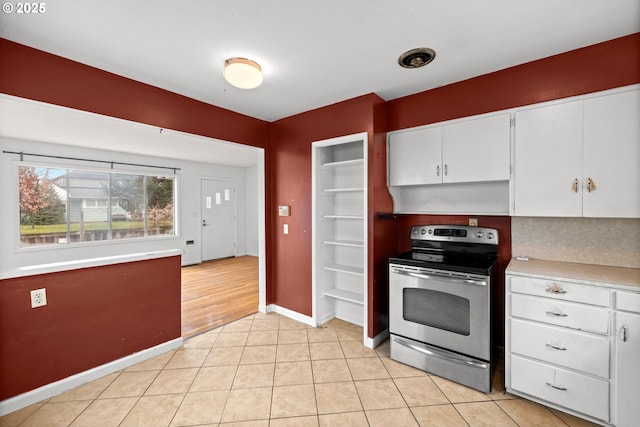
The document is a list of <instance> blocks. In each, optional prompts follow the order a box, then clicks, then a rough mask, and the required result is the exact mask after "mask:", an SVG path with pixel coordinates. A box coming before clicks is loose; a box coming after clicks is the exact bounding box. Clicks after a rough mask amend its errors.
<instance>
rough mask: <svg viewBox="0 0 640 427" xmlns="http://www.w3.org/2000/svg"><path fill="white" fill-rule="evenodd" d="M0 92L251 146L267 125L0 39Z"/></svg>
mask: <svg viewBox="0 0 640 427" xmlns="http://www.w3.org/2000/svg"><path fill="white" fill-rule="evenodd" d="M0 63H1V64H2V67H0V93H5V94H8V95H14V96H19V97H21V98H27V99H33V100H36V101H42V102H47V103H50V104H55V105H61V106H64V107H69V108H75V109H78V110H84V111H90V112H93V113H98V114H103V115H106V116H111V117H117V118H120V119H125V120H131V121H134V122H139V123H145V124H149V125H153V126H158V127H162V128H166V129H174V130H178V131H183V132H188V133H193V134H196V135H202V136H206V137H210V138H219V139H223V140H226V141H233V142H238V143H242V144H247V145H253V146H256V147H265V146H266V144H267V142H268V140H269V123H268V122H265V121H263V120H258V119H255V118H252V117H248V116H245V115H242V114H238V113H235V112H233V111H229V110H225V109H224V108H220V107H215V106H213V105H210V104H206V103H204V102H200V101H196V100H194V99H191V98H187V97H185V96H182V95H178V94H176V93H173V92H169V91H166V90H163V89H160V88H157V87H154V86H150V85H147V84H144V83H140V82H138V81H135V80H131V79H128V78H126V77H122V76H118V75H116V74H112V73H109V72H106V71H103V70H100V69H98V68H94V67H90V66H88V65H84V64H81V63H79V62H75V61H71V60H69V59H65V58H62V57H60V56H56V55H52V54H50V53H47V52H43V51H41V50H37V49H33V48H30V47H27V46H24V45H21V44H18V43H14V42H11V41H9V40H6V39H0Z"/></svg>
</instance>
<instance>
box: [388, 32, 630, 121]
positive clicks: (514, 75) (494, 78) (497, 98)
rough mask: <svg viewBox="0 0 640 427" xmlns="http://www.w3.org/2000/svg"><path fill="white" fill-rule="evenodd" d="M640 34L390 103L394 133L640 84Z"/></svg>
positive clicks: (389, 118)
mask: <svg viewBox="0 0 640 427" xmlns="http://www.w3.org/2000/svg"><path fill="white" fill-rule="evenodd" d="M638 52H640V33H635V34H632V35H629V36H626V37H621V38H618V39H614V40H611V41H607V42H604V43H599V44H595V45H593V46H588V47H585V48H582V49H577V50H572V51H569V52H565V53H562V54H559V55H555V56H550V57H548V58H544V59H540V60H538V61H533V62H528V63H526V64H522V65H518V66H515V67H511V68H506V69H504V70H501V71H497V72H495V73H491V74H485V75H482V76H478V77H474V78H471V79H469V80H464V81H461V82H457V83H453V84H450V85H447V86H442V87H440V88H437V89H432V90H428V91H425V92H421V93H418V94H415V95H411V96H406V97H403V98H398V99H394V100H392V101H389V102H388V116H387V117H388V128H387V129H388V130H389V131H392V130H398V129H404V128H409V127H413V126H419V125H425V124H429V123H436V122H440V121H444V120H450V119H456V118H460V117H466V116H472V115H474V114H482V113H487V112H490V111H498V110H503V109H507V108H513V107H518V106H522V105H529V104H535V103H537V102H543V101H550V100H553V99H559V98H565V97H569V96H576V95H582V94H585V93H590V92H596V91H600V90H606V89H611V88H615V87H620V86H626V85H630V84H635V83H639V82H640V55H639V54H638Z"/></svg>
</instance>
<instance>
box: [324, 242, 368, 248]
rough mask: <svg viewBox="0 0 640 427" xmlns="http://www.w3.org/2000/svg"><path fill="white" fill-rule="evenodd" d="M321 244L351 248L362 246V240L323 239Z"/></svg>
mask: <svg viewBox="0 0 640 427" xmlns="http://www.w3.org/2000/svg"><path fill="white" fill-rule="evenodd" d="M322 244H323V245H334V246H349V247H353V248H364V242H361V241H357V240H325V241H324V242H322Z"/></svg>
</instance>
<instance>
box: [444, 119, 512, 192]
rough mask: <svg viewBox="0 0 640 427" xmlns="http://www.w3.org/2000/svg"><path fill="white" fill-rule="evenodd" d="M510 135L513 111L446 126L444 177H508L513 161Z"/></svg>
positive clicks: (450, 179) (466, 179)
mask: <svg viewBox="0 0 640 427" xmlns="http://www.w3.org/2000/svg"><path fill="white" fill-rule="evenodd" d="M509 136H510V129H509V114H501V115H499V116H491V117H484V118H481V119H475V120H469V121H466V122H462V123H456V124H452V125H448V126H444V127H443V128H442V163H443V168H444V176H443V178H442V181H443V182H478V181H507V180H508V179H509V178H510V176H509V175H510V162H511V155H510V150H509V139H510V138H509Z"/></svg>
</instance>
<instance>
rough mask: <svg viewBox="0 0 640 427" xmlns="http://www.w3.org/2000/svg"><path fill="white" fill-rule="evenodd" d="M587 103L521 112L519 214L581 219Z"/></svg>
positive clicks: (518, 127) (517, 164) (517, 172)
mask: <svg viewBox="0 0 640 427" xmlns="http://www.w3.org/2000/svg"><path fill="white" fill-rule="evenodd" d="M581 178H582V102H581V101H576V102H567V103H563V104H556V105H551V106H547V107H540V108H534V109H531V110H524V111H519V112H518V113H516V140H515V178H514V180H515V193H514V197H515V200H514V205H515V206H514V207H515V209H514V213H515V215H517V216H569V217H579V216H582V195H581V185H580V184H578V188H577V191H575V190H574V188H573V183H574V182H575V181H576V180H578V181H580V180H581Z"/></svg>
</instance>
